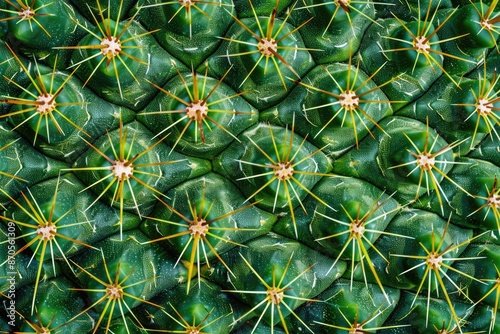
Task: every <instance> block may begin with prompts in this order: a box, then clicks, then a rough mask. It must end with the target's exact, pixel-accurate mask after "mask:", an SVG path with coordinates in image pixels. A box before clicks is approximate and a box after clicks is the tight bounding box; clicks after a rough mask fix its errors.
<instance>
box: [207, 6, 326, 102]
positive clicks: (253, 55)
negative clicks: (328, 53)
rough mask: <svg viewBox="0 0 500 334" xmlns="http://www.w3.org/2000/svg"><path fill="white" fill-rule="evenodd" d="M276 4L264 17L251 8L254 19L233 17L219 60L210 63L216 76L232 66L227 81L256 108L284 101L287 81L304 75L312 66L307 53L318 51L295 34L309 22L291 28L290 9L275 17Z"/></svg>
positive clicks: (288, 84)
mask: <svg viewBox="0 0 500 334" xmlns="http://www.w3.org/2000/svg"><path fill="white" fill-rule="evenodd" d="M278 3H279V1H276V7H275V8H274V9H273V10H272V11H271V12H270V13H269V14H268V16H267V17H260V16H257V14H256V12H255V10H254V7H253V6H252V11H253V13H254V17H253V18H243V19H239V18H238V17H236V16H235V15H232V18H233V19H234V21H236V22H235V23H234V24H233V25H232V26H231V28H230V29H229V32H228V33H227V34H226V35H227V36H229V37H221V38H222V39H223V40H224V43H222V45H221V46H220V48H219V49H218V51H217V54H218V57H213V58H211V60H209V64H210V68H211V70H212V71H214V73H216V76H221V75H222V74H223V73H225V72H226V71H227V70H228V69H229V68H230V67H231V66H232V67H233V70H231V72H230V73H229V74H228V76H227V78H226V82H228V83H231V85H232V87H233V88H234V89H235V90H239V91H247V92H248V93H247V94H245V98H246V99H247V100H248V101H249V102H250V103H251V104H252V105H254V106H256V107H263V106H270V105H272V104H274V103H276V102H277V101H279V100H280V99H281V98H283V97H284V96H285V95H286V94H287V93H288V90H289V88H290V87H291V86H293V82H290V79H289V78H291V79H297V78H300V77H301V76H302V75H304V74H305V73H306V72H307V71H308V70H309V69H310V68H311V67H312V66H313V63H312V62H311V59H310V57H311V55H310V53H309V51H317V50H310V49H308V48H306V47H305V46H304V43H303V42H302V38H301V36H300V34H299V33H298V30H300V28H301V27H302V26H303V25H305V24H306V23H307V22H308V21H305V22H302V23H301V24H300V25H298V26H297V27H294V26H292V25H291V24H290V23H289V22H288V21H289V17H290V15H291V12H292V11H293V10H294V8H293V7H292V8H289V9H288V11H287V13H286V15H285V17H284V19H280V18H277V17H276V13H277V6H278ZM250 4H252V3H251V1H250Z"/></svg>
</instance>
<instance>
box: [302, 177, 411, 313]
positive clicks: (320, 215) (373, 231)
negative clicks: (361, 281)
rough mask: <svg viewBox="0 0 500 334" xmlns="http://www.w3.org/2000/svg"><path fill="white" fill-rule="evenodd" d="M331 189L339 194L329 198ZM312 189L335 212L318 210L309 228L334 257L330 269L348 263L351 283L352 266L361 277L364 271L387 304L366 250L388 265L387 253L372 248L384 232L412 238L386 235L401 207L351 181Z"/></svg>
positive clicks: (331, 181) (373, 189) (336, 181)
mask: <svg viewBox="0 0 500 334" xmlns="http://www.w3.org/2000/svg"><path fill="white" fill-rule="evenodd" d="M332 188H333V189H335V194H341V195H335V196H334V195H332V193H331V192H329V191H328V190H331V189H332ZM315 190H316V191H317V193H318V194H319V195H323V196H324V197H323V198H324V199H325V201H326V202H327V203H328V204H329V205H330V207H333V208H336V209H337V211H335V212H334V211H332V210H331V209H329V208H326V207H317V208H316V210H315V211H314V217H313V218H312V220H311V222H310V227H309V228H310V231H311V234H312V236H313V237H314V238H315V241H316V242H318V243H319V244H320V245H321V247H323V248H325V249H327V250H328V253H331V254H332V255H333V256H335V257H336V259H335V261H334V262H333V263H332V265H331V267H330V270H332V269H333V268H334V267H335V266H336V264H337V263H338V261H339V260H340V259H343V260H351V263H350V267H351V282H353V275H354V268H355V267H361V270H362V271H363V273H364V274H363V276H364V277H366V275H365V272H371V273H372V274H373V277H374V278H375V280H376V282H377V285H378V286H379V288H380V289H381V291H382V293H383V294H384V296H385V297H386V301H387V303H388V305H389V304H390V303H391V301H390V298H389V296H388V295H387V293H386V292H385V290H384V286H383V285H382V281H381V280H380V279H379V276H378V274H377V271H376V269H375V267H374V266H373V263H372V261H371V258H370V253H369V250H370V248H373V249H374V250H375V251H376V252H377V253H378V254H379V255H380V257H382V258H383V259H384V260H385V261H386V263H387V264H389V260H388V254H382V253H381V251H380V250H379V249H378V248H377V247H376V246H375V245H374V242H375V241H376V240H377V238H378V237H380V235H386V233H388V234H387V235H391V236H394V237H400V238H410V239H412V238H413V237H410V236H406V235H401V234H395V233H389V232H385V229H386V227H387V225H388V224H389V222H390V221H391V219H392V218H393V217H394V216H395V215H396V213H397V212H398V211H399V210H400V208H401V207H400V205H399V204H398V203H397V202H396V200H394V199H393V198H391V197H390V196H388V195H386V194H384V193H383V192H381V191H380V190H379V189H377V188H376V187H374V186H372V185H371V184H369V183H366V182H364V181H361V180H356V179H351V178H335V179H327V180H326V181H325V182H322V183H321V185H320V186H318V187H316V188H315ZM365 283H367V282H366V278H365Z"/></svg>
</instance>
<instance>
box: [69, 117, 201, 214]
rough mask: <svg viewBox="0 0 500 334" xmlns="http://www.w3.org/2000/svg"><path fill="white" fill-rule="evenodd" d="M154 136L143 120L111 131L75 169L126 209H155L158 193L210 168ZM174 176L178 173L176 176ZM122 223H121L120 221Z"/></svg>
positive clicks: (93, 146) (93, 185)
mask: <svg viewBox="0 0 500 334" xmlns="http://www.w3.org/2000/svg"><path fill="white" fill-rule="evenodd" d="M151 138H152V135H151V133H149V131H147V130H146V129H145V128H144V126H142V125H141V124H140V123H137V122H135V123H133V124H129V125H127V126H123V124H122V122H120V128H119V129H118V130H115V131H113V132H108V134H107V136H104V137H102V138H101V139H100V140H99V141H98V142H96V143H95V144H91V143H89V142H87V144H88V145H89V146H90V148H89V149H88V151H87V152H86V153H85V154H84V155H82V156H81V157H80V158H79V159H78V160H77V161H76V162H75V164H74V167H73V168H71V170H72V171H75V172H76V173H77V176H79V177H80V178H82V180H84V182H85V183H87V184H88V187H87V188H85V190H86V189H89V188H92V189H93V190H94V191H95V193H96V194H97V195H98V197H97V199H96V200H95V201H94V203H92V205H93V204H95V202H96V201H97V200H98V199H100V198H101V197H103V196H105V197H104V198H107V199H108V200H109V201H110V202H111V204H112V205H113V204H115V203H116V205H117V206H119V208H120V221H121V220H122V216H123V211H124V210H135V211H136V212H137V213H138V215H139V216H141V215H143V213H144V212H148V211H150V210H151V209H152V203H153V202H154V201H155V196H156V197H158V196H164V195H163V191H165V190H166V189H168V188H170V187H172V186H174V185H176V184H178V183H180V182H182V181H185V180H186V179H189V178H191V177H195V176H198V175H202V174H205V173H206V172H208V171H209V168H210V167H209V162H208V161H203V160H200V159H196V158H188V157H186V156H184V155H181V154H178V153H174V154H170V153H169V152H168V147H167V146H164V145H162V142H161V141H162V139H160V140H158V141H156V142H153V143H152V142H151ZM172 175H176V177H175V178H173V177H172ZM119 224H121V222H119Z"/></svg>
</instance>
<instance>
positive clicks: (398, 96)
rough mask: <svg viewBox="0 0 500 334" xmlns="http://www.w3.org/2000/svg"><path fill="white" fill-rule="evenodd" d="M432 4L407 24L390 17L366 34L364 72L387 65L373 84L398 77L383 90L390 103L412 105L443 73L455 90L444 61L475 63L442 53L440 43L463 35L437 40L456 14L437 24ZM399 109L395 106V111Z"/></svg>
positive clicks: (454, 79)
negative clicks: (405, 102) (401, 102)
mask: <svg viewBox="0 0 500 334" xmlns="http://www.w3.org/2000/svg"><path fill="white" fill-rule="evenodd" d="M419 4H420V3H419ZM431 5H432V1H429V2H428V6H427V10H426V12H425V14H424V15H421V14H418V16H417V17H416V18H415V19H414V20H411V21H408V22H405V21H403V20H402V19H400V18H398V17H397V16H395V15H394V14H393V16H394V18H389V19H385V20H381V21H379V23H380V25H372V26H371V27H370V28H369V29H368V31H367V33H366V34H365V38H364V40H363V43H362V45H361V47H360V48H361V51H360V55H361V57H362V59H363V61H364V63H363V65H364V66H365V70H366V72H367V73H369V74H372V73H375V71H376V70H377V69H378V68H379V67H380V66H381V65H382V64H384V63H387V64H386V66H385V71H382V72H380V73H378V74H377V75H375V76H374V81H375V82H376V83H378V84H382V83H383V82H386V81H388V80H389V79H392V78H393V77H394V73H400V74H401V76H400V77H399V79H398V80H395V81H394V82H391V83H390V84H388V85H386V86H385V87H384V88H383V90H384V92H385V93H386V94H387V96H388V97H389V99H390V100H394V101H400V100H402V101H408V102H411V101H412V100H414V99H416V98H417V97H418V96H420V95H421V94H422V93H424V92H425V91H427V90H428V89H429V88H430V87H431V86H432V84H433V83H434V82H435V81H436V80H437V79H438V78H439V76H440V75H442V74H444V75H446V76H447V77H448V79H449V80H450V81H451V82H453V83H454V84H455V85H456V86H457V87H458V85H459V83H458V81H457V80H456V78H454V77H453V76H452V75H451V74H450V73H449V71H448V70H447V69H446V68H445V66H444V61H445V58H451V59H454V60H457V61H460V62H466V63H471V64H475V63H476V62H475V61H473V60H470V59H466V58H464V57H462V56H460V55H456V54H452V53H447V52H444V51H442V50H441V47H440V45H441V44H442V43H444V42H450V41H455V40H459V39H461V38H463V37H465V34H462V35H453V36H451V37H449V38H446V39H440V37H439V35H438V34H439V32H440V30H442V29H446V28H445V27H446V26H448V25H449V22H448V21H449V20H450V18H451V17H452V16H453V14H454V13H455V11H451V12H450V13H449V15H447V16H446V17H445V18H443V19H441V20H440V21H439V22H437V19H436V13H437V9H438V7H436V9H434V10H432V9H431ZM374 41H376V42H375V43H374ZM401 106H402V104H396V109H399V107H401Z"/></svg>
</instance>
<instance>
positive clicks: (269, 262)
mask: <svg viewBox="0 0 500 334" xmlns="http://www.w3.org/2000/svg"><path fill="white" fill-rule="evenodd" d="M305 259H308V260H307V261H305ZM311 259H312V263H313V265H308V264H306V262H307V263H311ZM325 260H326V258H325V256H324V255H321V254H320V253H318V252H316V251H313V250H312V249H309V248H307V247H305V246H303V245H301V244H300V243H298V242H296V241H293V240H288V239H284V238H281V237H278V236H277V235H274V234H270V235H267V236H265V237H261V238H258V239H254V240H252V241H251V242H249V243H247V247H244V248H242V249H241V251H240V252H239V253H238V254H237V253H236V252H234V253H233V252H231V253H228V257H227V263H228V264H229V266H230V267H231V268H232V271H233V272H234V273H235V274H236V277H241V278H243V279H237V280H233V279H231V280H230V282H229V284H228V283H227V282H226V283H225V286H228V285H229V286H230V285H232V286H233V289H228V290H226V291H227V292H229V293H234V294H235V295H236V296H238V297H239V298H241V299H242V300H243V301H245V302H246V303H248V304H249V307H250V309H249V310H248V312H246V313H245V314H244V315H242V316H241V317H239V318H238V319H236V320H235V321H234V322H233V324H235V325H236V324H237V323H239V322H240V321H242V320H244V319H248V318H249V317H250V318H251V317H253V316H256V317H258V320H257V321H256V325H255V327H254V329H255V328H256V327H257V325H258V324H259V323H260V322H262V321H265V322H266V323H267V324H269V325H270V326H271V328H273V327H275V326H276V325H277V324H279V325H280V326H281V327H283V329H284V330H285V332H286V333H292V332H291V330H293V328H292V327H289V325H288V324H289V322H288V321H287V317H293V318H295V319H296V320H297V321H298V322H299V323H300V324H301V327H302V328H303V330H304V331H309V332H312V333H314V332H313V331H312V330H311V328H310V327H309V324H306V323H305V322H304V320H302V319H299V318H298V316H297V314H296V313H295V311H294V310H295V309H296V308H297V307H298V306H299V305H301V304H304V303H306V302H317V300H315V299H313V297H314V296H316V295H317V294H318V293H320V292H321V291H323V290H324V289H326V288H327V287H328V285H329V284H331V283H332V282H333V281H334V280H335V279H336V278H338V277H339V276H340V275H341V274H342V272H343V271H344V270H345V263H343V262H341V263H339V265H337V266H336V267H335V268H334V271H331V272H330V273H329V274H326V273H327V271H328V264H327V263H326V262H325ZM271 331H272V330H271Z"/></svg>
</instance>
